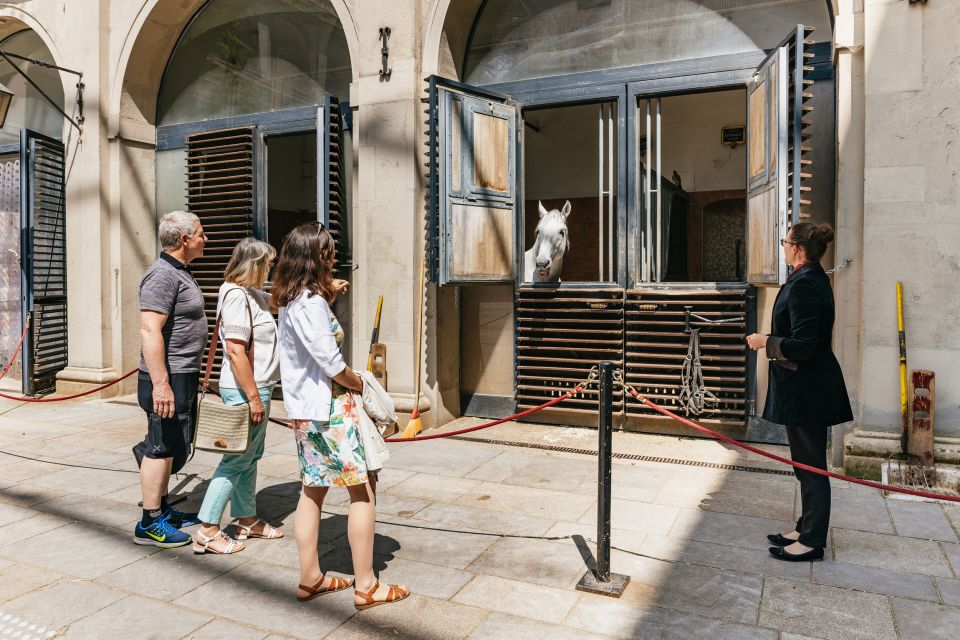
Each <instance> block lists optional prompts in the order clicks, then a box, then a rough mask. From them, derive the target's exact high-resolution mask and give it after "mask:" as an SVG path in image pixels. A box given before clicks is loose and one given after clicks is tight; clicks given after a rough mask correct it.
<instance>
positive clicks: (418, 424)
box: [400, 408, 423, 438]
mask: <svg viewBox="0 0 960 640" xmlns="http://www.w3.org/2000/svg"><path fill="white" fill-rule="evenodd" d="M421 431H423V423H422V421H421V420H420V409H419V408H416V409H414V410H413V413H411V414H410V422H408V423H407V426H406V427H405V428H404V430H403V433H401V434H400V437H401V438H415V437H416V436H417V435H418V434H419V433H420V432H421Z"/></svg>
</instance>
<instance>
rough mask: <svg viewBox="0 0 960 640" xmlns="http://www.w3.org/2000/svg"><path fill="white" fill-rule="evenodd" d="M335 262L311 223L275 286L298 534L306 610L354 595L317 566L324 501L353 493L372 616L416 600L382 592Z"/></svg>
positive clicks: (325, 236) (359, 594) (358, 552)
mask: <svg viewBox="0 0 960 640" xmlns="http://www.w3.org/2000/svg"><path fill="white" fill-rule="evenodd" d="M335 258H336V249H335V246H334V243H333V237H332V236H331V235H330V233H329V232H328V231H327V230H326V229H324V228H323V225H322V224H317V223H305V224H302V225H300V226H298V227H296V228H295V229H294V230H293V231H291V232H290V233H289V234H288V235H287V237H286V238H284V241H283V245H282V246H281V248H280V259H279V260H278V262H277V267H276V269H275V271H274V278H273V287H272V293H273V297H272V301H273V305H274V308H275V309H278V310H279V313H280V317H279V323H278V324H279V336H280V338H279V343H280V373H281V378H282V380H283V396H284V397H283V402H284V405H285V406H286V409H287V415H288V416H289V417H290V418H291V419H292V421H293V430H294V434H295V438H296V442H297V453H298V454H299V457H300V477H301V480H302V483H303V491H302V492H301V494H300V501H299V503H298V504H297V512H296V516H295V518H296V519H295V526H294V529H295V535H296V540H297V548H298V551H299V555H300V586H299V591H298V593H297V598H298V599H299V600H301V601H306V600H310V599H313V598H315V597H317V596H320V595H323V594H325V593H331V592H333V591H341V590H343V589H346V588H348V587H350V586H351V582H350V581H348V580H345V579H343V578H336V577H332V576H327V575H326V573H324V572H322V571H321V570H320V562H319V559H318V557H317V538H318V536H319V532H320V510H321V508H322V507H323V499H324V497H325V496H326V495H327V490H328V489H329V488H330V487H346V489H347V491H348V492H349V494H350V512H349V516H348V522H347V538H348V539H349V541H350V551H351V554H352V557H353V569H354V574H355V575H354V578H355V582H354V583H353V586H354V605H355V606H356V607H357V608H358V609H366V608H369V607H374V606H377V605H380V604H387V603H390V602H395V601H397V600H402V599H404V598H406V597H407V596H409V595H410V590H409V589H407V588H406V587H401V586H398V585H386V584H385V585H381V584H380V582H379V581H378V580H377V579H376V576H375V575H374V573H373V536H374V522H375V505H376V495H375V490H376V477H375V475H374V474H373V473H368V472H367V467H366V462H365V458H364V452H363V445H362V444H361V440H360V434H359V431H358V428H359V418H358V416H357V408H356V405H355V400H354V396H353V392H354V391H356V392H357V393H359V392H361V391H362V390H363V382H362V381H361V379H360V377H359V376H358V375H357V374H356V373H354V372H353V370H351V369H350V367H348V366H347V365H346V363H345V362H344V361H343V356H342V355H341V353H340V347H341V345H342V344H343V329H342V328H341V327H340V323H339V322H337V319H336V317H335V316H334V315H333V311H332V310H331V308H330V307H331V305H332V304H333V301H334V300H335V299H336V296H337V294H338V293H342V292H344V291H345V289H346V288H345V283H342V281H335V280H334V279H333V265H334V261H335Z"/></svg>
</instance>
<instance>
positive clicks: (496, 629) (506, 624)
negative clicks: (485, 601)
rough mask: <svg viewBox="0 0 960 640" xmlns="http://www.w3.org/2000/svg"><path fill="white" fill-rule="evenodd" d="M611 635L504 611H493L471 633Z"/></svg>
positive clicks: (605, 639)
mask: <svg viewBox="0 0 960 640" xmlns="http://www.w3.org/2000/svg"><path fill="white" fill-rule="evenodd" d="M611 637H612V636H608V635H601V634H598V633H595V632H589V631H584V630H582V629H571V628H570V627H564V626H560V625H556V624H547V623H545V622H536V621H534V620H529V619H527V618H519V617H517V616H511V615H507V614H504V613H491V614H490V615H489V616H488V617H487V619H486V620H485V621H484V623H483V624H482V625H480V627H479V628H477V630H476V631H474V632H473V633H472V634H471V635H470V640H503V639H504V638H510V640H545V639H547V638H549V640H609V638H611Z"/></svg>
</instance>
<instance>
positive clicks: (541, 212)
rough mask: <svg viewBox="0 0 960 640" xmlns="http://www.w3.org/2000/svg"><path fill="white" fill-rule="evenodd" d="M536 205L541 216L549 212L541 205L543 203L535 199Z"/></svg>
mask: <svg viewBox="0 0 960 640" xmlns="http://www.w3.org/2000/svg"><path fill="white" fill-rule="evenodd" d="M537 206H538V207H540V217H541V218H542V217H543V216H545V215H547V214H548V213H549V211H547V210H546V208H545V207H544V206H543V203H542V202H540V201H539V200H537Z"/></svg>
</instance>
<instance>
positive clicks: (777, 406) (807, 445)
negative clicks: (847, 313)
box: [747, 222, 853, 562]
mask: <svg viewBox="0 0 960 640" xmlns="http://www.w3.org/2000/svg"><path fill="white" fill-rule="evenodd" d="M832 241H833V229H832V228H831V227H830V225H828V224H819V225H815V224H812V223H809V222H801V223H798V224H795V225H793V227H791V228H790V231H789V233H787V237H786V238H785V239H784V240H783V241H782V242H781V244H782V245H783V249H784V257H785V260H786V263H787V264H788V265H790V266H791V267H793V270H792V272H791V273H790V275H789V277H788V278H787V282H786V283H785V284H784V285H783V287H782V288H781V289H780V293H779V294H777V299H776V302H774V304H773V319H772V322H771V327H770V335H769V336H765V335H762V334H759V333H754V334H753V335H750V336H748V337H747V344H749V346H750V347H751V348H752V349H754V350H759V349H766V354H767V357H768V358H769V359H770V373H769V378H768V381H769V382H768V386H767V401H766V406H765V407H764V410H763V417H764V419H766V420H769V421H770V422H773V423H776V424H782V425H786V429H787V439H788V441H789V443H790V455H791V457H792V458H793V459H794V460H795V461H796V462H802V463H804V464H807V465H810V466H812V467H816V468H818V469H824V470H825V469H826V468H827V430H828V428H829V427H830V426H831V425H835V424H840V423H842V422H849V421H850V420H853V414H852V412H851V411H850V399H849V397H848V396H847V388H846V386H845V385H844V383H843V373H842V372H841V370H840V364H839V363H838V362H837V358H836V356H834V355H833V351H832V350H831V348H830V342H831V339H832V334H833V320H834V305H833V289H832V288H831V287H830V279H829V278H828V277H827V274H826V273H824V271H823V267H821V266H820V258H822V257H823V254H824V252H825V251H826V250H827V245H829V244H830V243H831V242H832ZM794 473H795V474H796V476H797V479H798V480H799V481H800V499H801V502H802V513H801V515H800V519H799V520H797V526H796V529H794V530H793V531H790V532H789V533H784V534H779V533H775V534H771V535H769V536H767V537H768V538H769V540H770V541H771V542H773V543H774V544H775V545H777V546H774V547H770V553H771V554H772V555H773V556H774V557H776V558H778V559H780V560H787V561H795V562H799V561H804V560H820V559H822V558H823V548H824V546H826V544H827V530H828V529H829V526H830V479H829V478H827V477H825V476H821V475H818V474H815V473H812V472H810V471H803V470H801V469H794Z"/></svg>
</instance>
